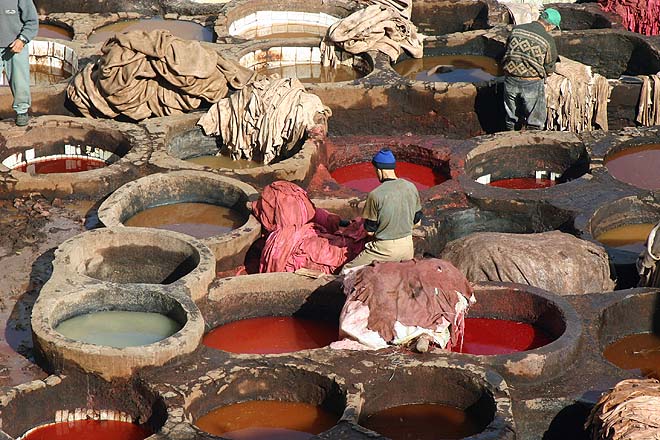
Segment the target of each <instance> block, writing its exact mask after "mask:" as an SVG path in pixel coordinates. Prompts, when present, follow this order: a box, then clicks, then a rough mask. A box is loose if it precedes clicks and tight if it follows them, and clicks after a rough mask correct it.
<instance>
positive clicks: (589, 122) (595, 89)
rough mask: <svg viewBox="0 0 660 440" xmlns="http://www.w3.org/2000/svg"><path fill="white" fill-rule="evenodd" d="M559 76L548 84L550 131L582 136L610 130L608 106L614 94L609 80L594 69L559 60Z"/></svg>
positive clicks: (555, 75) (556, 74)
mask: <svg viewBox="0 0 660 440" xmlns="http://www.w3.org/2000/svg"><path fill="white" fill-rule="evenodd" d="M559 59H560V62H558V63H557V67H556V72H555V73H553V74H552V75H550V76H549V77H548V78H547V80H546V87H545V95H546V101H547V107H548V118H547V121H546V128H547V129H548V130H557V131H572V132H575V133H579V132H582V131H591V130H595V129H602V130H607V129H608V124H607V102H608V100H609V97H610V92H611V91H612V89H611V87H610V85H609V83H608V82H607V78H605V77H604V76H602V75H599V74H597V73H592V72H591V67H590V66H587V65H585V64H582V63H579V62H577V61H573V60H570V59H568V58H565V57H562V56H560V57H559Z"/></svg>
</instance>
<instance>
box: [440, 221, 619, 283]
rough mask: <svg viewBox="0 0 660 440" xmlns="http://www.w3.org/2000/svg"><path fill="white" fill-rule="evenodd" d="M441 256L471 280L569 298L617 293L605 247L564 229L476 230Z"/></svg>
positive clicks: (454, 243)
mask: <svg viewBox="0 0 660 440" xmlns="http://www.w3.org/2000/svg"><path fill="white" fill-rule="evenodd" d="M440 257H441V258H443V259H445V260H448V261H451V262H452V263H453V264H454V265H455V266H456V267H457V268H458V269H459V270H460V271H461V272H463V273H464V274H465V276H466V277H467V279H468V280H470V281H471V282H476V281H504V282H512V283H520V284H527V285H529V286H535V287H540V288H541V289H545V290H548V291H550V292H554V293H559V294H564V295H576V294H584V293H590V292H607V291H611V290H613V289H614V282H613V281H612V280H611V279H610V265H609V260H608V256H607V252H606V251H605V249H604V248H603V247H602V246H599V245H597V244H595V243H592V242H589V241H586V240H580V239H579V238H576V237H574V236H572V235H570V234H565V233H563V232H559V231H551V232H543V233H539V234H508V233H503V232H476V233H473V234H470V235H467V236H465V237H462V238H459V239H457V240H454V241H451V242H449V243H448V244H447V246H445V249H444V250H443V251H442V253H441V255H440ZM557 262H561V263H560V264H558V263H557Z"/></svg>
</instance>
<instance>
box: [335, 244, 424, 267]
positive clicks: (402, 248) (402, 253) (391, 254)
mask: <svg viewBox="0 0 660 440" xmlns="http://www.w3.org/2000/svg"><path fill="white" fill-rule="evenodd" d="M413 257H414V248H413V239H412V235H409V236H407V237H403V238H399V239H396V240H374V241H370V242H369V243H367V244H366V245H365V246H364V250H363V251H362V252H360V253H359V254H358V256H357V257H355V258H354V259H353V260H351V261H349V262H348V263H346V264H345V265H344V268H343V271H344V272H345V271H347V270H350V269H354V268H356V267H359V266H366V265H367V264H371V263H373V262H374V261H404V260H412V258H413Z"/></svg>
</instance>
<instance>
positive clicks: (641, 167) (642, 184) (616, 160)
mask: <svg viewBox="0 0 660 440" xmlns="http://www.w3.org/2000/svg"><path fill="white" fill-rule="evenodd" d="M605 166H606V167H607V170H608V171H609V173H610V174H611V175H612V176H614V177H615V178H616V179H618V180H620V181H622V182H626V183H629V184H631V185H634V186H636V187H638V188H644V189H660V173H659V172H658V170H659V169H660V144H651V145H642V146H639V147H633V148H626V149H625V150H623V151H620V152H618V153H615V154H613V155H611V156H610V157H608V158H607V160H606V161H605Z"/></svg>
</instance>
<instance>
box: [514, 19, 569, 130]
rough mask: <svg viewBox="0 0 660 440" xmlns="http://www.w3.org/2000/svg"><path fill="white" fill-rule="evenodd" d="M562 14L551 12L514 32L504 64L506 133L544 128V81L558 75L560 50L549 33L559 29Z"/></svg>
mask: <svg viewBox="0 0 660 440" xmlns="http://www.w3.org/2000/svg"><path fill="white" fill-rule="evenodd" d="M560 22H561V15H560V14H559V11H557V10H556V9H553V8H548V9H546V10H545V11H543V12H542V13H541V15H540V17H539V19H538V20H537V21H534V22H532V23H527V24H522V25H520V26H516V27H514V28H513V31H512V32H511V35H510V36H509V39H508V40H507V42H506V52H505V54H504V58H503V60H502V68H503V70H504V75H505V77H504V110H505V112H506V116H505V123H506V129H507V130H515V129H517V128H521V127H522V126H523V124H524V125H526V126H527V127H528V128H531V129H536V130H542V129H543V128H545V119H546V117H547V108H546V102H545V78H546V77H547V76H548V75H550V74H551V73H553V72H554V71H555V63H556V62H557V46H556V45H555V40H554V39H553V38H552V36H551V35H550V34H549V33H548V32H549V31H550V30H552V29H554V28H559V24H560Z"/></svg>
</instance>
